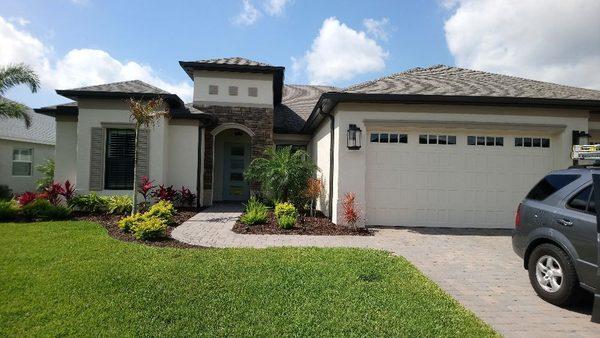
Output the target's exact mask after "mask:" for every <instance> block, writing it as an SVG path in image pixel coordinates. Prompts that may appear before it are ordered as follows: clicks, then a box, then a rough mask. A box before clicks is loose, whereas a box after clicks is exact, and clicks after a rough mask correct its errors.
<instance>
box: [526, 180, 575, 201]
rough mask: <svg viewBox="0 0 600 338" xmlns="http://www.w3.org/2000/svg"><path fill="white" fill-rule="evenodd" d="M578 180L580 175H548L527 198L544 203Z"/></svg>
mask: <svg viewBox="0 0 600 338" xmlns="http://www.w3.org/2000/svg"><path fill="white" fill-rule="evenodd" d="M578 178H579V175H548V176H546V177H544V178H543V179H542V180H541V181H539V182H538V184H536V185H535V186H534V187H533V189H531V191H530V192H529V194H527V197H526V198H527V199H530V200H536V201H543V200H545V199H546V198H548V197H549V196H550V195H552V194H554V193H555V192H557V191H559V190H560V189H562V188H564V187H565V186H566V185H568V184H569V183H571V182H573V181H575V180H576V179H578Z"/></svg>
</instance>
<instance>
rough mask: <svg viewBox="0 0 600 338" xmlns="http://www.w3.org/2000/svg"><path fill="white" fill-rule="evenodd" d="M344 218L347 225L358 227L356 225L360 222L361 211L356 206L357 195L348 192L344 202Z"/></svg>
mask: <svg viewBox="0 0 600 338" xmlns="http://www.w3.org/2000/svg"><path fill="white" fill-rule="evenodd" d="M342 209H343V217H344V221H345V222H346V224H348V225H351V226H353V227H356V223H357V222H358V221H359V220H360V214H361V212H360V210H359V209H358V206H357V205H356V194H355V193H353V192H348V193H346V194H345V195H344V198H343V200H342Z"/></svg>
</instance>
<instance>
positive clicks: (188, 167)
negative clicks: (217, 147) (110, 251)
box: [165, 121, 199, 195]
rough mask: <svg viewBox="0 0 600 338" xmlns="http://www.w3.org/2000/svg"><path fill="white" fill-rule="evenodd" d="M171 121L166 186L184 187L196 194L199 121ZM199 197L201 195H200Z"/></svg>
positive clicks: (166, 162)
mask: <svg viewBox="0 0 600 338" xmlns="http://www.w3.org/2000/svg"><path fill="white" fill-rule="evenodd" d="M191 122H194V123H190V122H187V121H185V122H180V121H171V123H170V124H169V125H168V128H169V132H168V138H167V148H168V151H167V153H168V156H167V158H168V160H167V161H165V164H166V167H167V168H166V173H167V180H166V184H168V185H173V187H174V188H176V189H180V188H181V186H184V187H186V188H188V189H190V190H191V191H193V192H196V183H197V180H196V178H197V176H198V175H197V172H198V123H197V121H191ZM198 195H199V194H198Z"/></svg>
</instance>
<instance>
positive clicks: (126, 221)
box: [117, 213, 146, 232]
mask: <svg viewBox="0 0 600 338" xmlns="http://www.w3.org/2000/svg"><path fill="white" fill-rule="evenodd" d="M144 219H146V216H145V215H144V214H140V213H136V214H133V215H131V216H127V217H123V218H121V219H120V220H119V222H118V223H117V225H118V226H119V229H121V230H122V231H123V232H130V231H132V230H133V227H134V225H135V224H136V223H139V222H141V221H142V220H144Z"/></svg>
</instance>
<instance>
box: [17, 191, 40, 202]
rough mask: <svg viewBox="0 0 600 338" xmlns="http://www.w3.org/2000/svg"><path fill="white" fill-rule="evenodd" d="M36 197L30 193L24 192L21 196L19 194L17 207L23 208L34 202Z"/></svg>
mask: <svg viewBox="0 0 600 338" xmlns="http://www.w3.org/2000/svg"><path fill="white" fill-rule="evenodd" d="M37 197H38V196H37V195H36V193H34V192H31V191H26V192H24V193H23V194H21V196H19V198H18V199H17V200H18V201H19V205H20V206H25V205H27V204H29V203H31V202H33V200H35V199H36V198H37Z"/></svg>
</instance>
